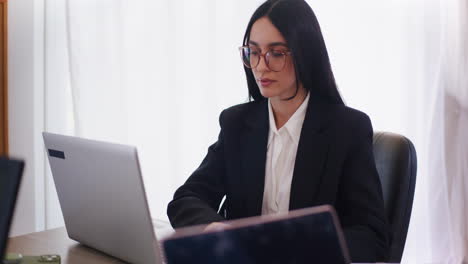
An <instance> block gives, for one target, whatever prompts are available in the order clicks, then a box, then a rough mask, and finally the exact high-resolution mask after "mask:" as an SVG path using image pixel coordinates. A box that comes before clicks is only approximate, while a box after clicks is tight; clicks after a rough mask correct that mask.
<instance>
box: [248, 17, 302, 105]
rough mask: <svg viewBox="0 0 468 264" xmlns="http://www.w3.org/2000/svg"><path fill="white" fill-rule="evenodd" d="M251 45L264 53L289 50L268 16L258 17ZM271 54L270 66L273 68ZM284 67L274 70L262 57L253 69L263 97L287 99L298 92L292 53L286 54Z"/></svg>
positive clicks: (251, 36) (252, 33) (251, 33)
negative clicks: (277, 70)
mask: <svg viewBox="0 0 468 264" xmlns="http://www.w3.org/2000/svg"><path fill="white" fill-rule="evenodd" d="M249 47H250V48H251V49H252V51H258V52H259V53H261V54H262V55H264V54H266V53H267V52H268V51H269V50H271V51H272V53H275V54H279V53H276V52H287V51H289V49H288V46H287V44H286V40H285V39H284V37H283V36H282V35H281V33H280V32H279V31H278V29H277V28H276V27H275V26H274V25H273V24H272V23H271V22H270V20H269V19H268V18H267V17H262V18H260V19H258V20H257V21H256V22H255V23H254V24H253V25H252V29H251V31H250V41H249ZM271 58H273V56H270V68H273V67H271V66H273V65H272V59H271ZM284 58H285V61H284V67H283V69H282V70H281V71H279V72H275V71H272V70H271V69H270V68H268V66H267V65H266V63H265V58H264V57H261V59H260V62H259V63H258V65H257V67H255V68H253V69H252V72H253V74H254V77H255V80H256V81H257V84H258V87H259V88H260V93H261V94H262V95H263V97H266V98H271V99H287V98H289V97H291V96H293V95H294V94H295V92H296V76H295V72H294V64H293V61H292V58H291V56H290V55H286V56H285V57H284Z"/></svg>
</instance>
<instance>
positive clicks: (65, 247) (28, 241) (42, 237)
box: [7, 227, 124, 264]
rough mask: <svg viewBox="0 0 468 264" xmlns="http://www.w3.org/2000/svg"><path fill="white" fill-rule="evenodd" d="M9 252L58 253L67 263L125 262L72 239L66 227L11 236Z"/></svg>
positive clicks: (25, 253)
mask: <svg viewBox="0 0 468 264" xmlns="http://www.w3.org/2000/svg"><path fill="white" fill-rule="evenodd" d="M7 252H15V253H21V254H23V255H43V254H58V255H60V256H61V258H62V263H65V264H67V263H70V264H82V263H88V264H94V263H96V264H98V263H99V264H102V263H104V264H106V263H124V262H122V261H119V260H117V259H115V258H113V257H110V256H107V255H105V254H103V253H101V252H99V251H96V250H94V249H91V248H88V247H86V246H83V245H81V244H80V243H78V242H76V241H74V240H71V239H70V238H68V235H67V231H66V230H65V228H64V227H61V228H57V229H51V230H47V231H43V232H37V233H31V234H28V235H23V236H18V237H13V238H10V239H9V240H8V246H7Z"/></svg>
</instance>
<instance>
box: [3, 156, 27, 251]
mask: <svg viewBox="0 0 468 264" xmlns="http://www.w3.org/2000/svg"><path fill="white" fill-rule="evenodd" d="M23 167H24V163H23V162H22V161H19V160H10V159H6V158H0V260H3V254H4V251H5V247H6V244H7V240H8V232H9V230H10V224H11V219H12V217H13V211H14V209H15V203H16V196H17V194H18V189H19V185H20V181H21V176H22V172H23Z"/></svg>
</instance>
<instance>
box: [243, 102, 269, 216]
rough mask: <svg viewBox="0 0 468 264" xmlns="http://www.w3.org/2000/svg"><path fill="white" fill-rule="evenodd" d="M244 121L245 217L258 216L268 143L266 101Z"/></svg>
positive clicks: (256, 107) (256, 106) (260, 206)
mask: <svg viewBox="0 0 468 264" xmlns="http://www.w3.org/2000/svg"><path fill="white" fill-rule="evenodd" d="M254 107H255V108H254V110H253V111H252V113H250V114H249V116H248V117H247V119H246V125H245V127H244V130H243V132H242V135H241V144H242V146H241V151H242V152H241V153H242V156H241V157H242V158H241V166H242V168H241V171H242V181H241V182H242V185H243V186H240V189H241V190H242V192H244V197H245V199H244V202H245V204H244V208H245V209H246V213H247V215H246V216H255V215H260V214H261V210H262V201H263V189H264V185H265V164H266V153H267V143H268V130H269V123H268V105H267V100H263V101H262V102H259V104H258V105H255V106H254Z"/></svg>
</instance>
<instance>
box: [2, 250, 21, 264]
mask: <svg viewBox="0 0 468 264" xmlns="http://www.w3.org/2000/svg"><path fill="white" fill-rule="evenodd" d="M22 259H23V256H22V255H21V254H17V253H8V254H6V256H5V259H4V260H3V264H19V263H21V260H22Z"/></svg>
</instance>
